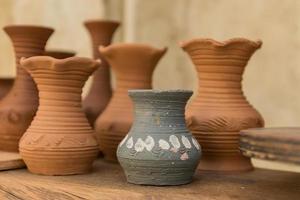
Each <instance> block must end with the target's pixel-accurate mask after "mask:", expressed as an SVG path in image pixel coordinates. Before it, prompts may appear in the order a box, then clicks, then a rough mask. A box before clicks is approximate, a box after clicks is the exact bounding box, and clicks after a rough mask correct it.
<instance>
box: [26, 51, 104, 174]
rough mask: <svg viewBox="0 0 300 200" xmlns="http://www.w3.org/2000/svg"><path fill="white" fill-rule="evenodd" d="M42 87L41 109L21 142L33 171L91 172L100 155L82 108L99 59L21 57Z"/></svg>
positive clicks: (60, 172)
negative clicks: (84, 86)
mask: <svg viewBox="0 0 300 200" xmlns="http://www.w3.org/2000/svg"><path fill="white" fill-rule="evenodd" d="M21 65H22V66H23V67H24V68H25V69H26V70H27V71H28V72H29V73H30V75H31V76H32V77H33V79H34V81H35V83H36V84H37V88H38V91H39V102H40V105H39V107H38V111H37V113H36V116H35V117H34V120H33V121H32V123H31V125H30V126H29V128H28V129H27V130H26V132H25V134H24V135H23V137H22V138H21V141H20V154H21V156H22V158H23V160H24V161H25V163H26V165H27V167H28V169H29V170H30V171H31V172H32V173H37V174H45V175H67V174H81V173H86V172H88V171H89V170H90V169H91V167H92V163H93V161H94V160H95V159H96V156H97V154H98V144H97V141H96V139H95V136H94V134H93V130H92V128H91V126H90V125H89V123H88V120H87V118H86V116H85V114H84V112H83V111H82V107H81V93H82V87H83V85H84V83H85V81H86V80H87V79H88V77H89V75H91V74H92V72H93V71H94V70H95V69H96V68H97V67H98V66H99V62H97V61H94V60H91V59H88V58H79V57H71V58H66V59H55V58H51V57H48V56H36V57H31V58H27V59H21Z"/></svg>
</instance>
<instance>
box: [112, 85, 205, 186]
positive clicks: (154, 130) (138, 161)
mask: <svg viewBox="0 0 300 200" xmlns="http://www.w3.org/2000/svg"><path fill="white" fill-rule="evenodd" d="M192 93H193V92H192V91H188V90H166V91H160V90H129V96H130V97H131V99H132V101H133V103H134V122H133V124H132V127H131V129H130V131H129V133H128V134H127V135H126V137H125V138H124V139H123V140H122V142H121V143H120V144H119V147H118V152H117V155H118V160H119V162H120V164H121V166H122V168H123V169H124V171H125V174H126V178H127V181H128V182H130V183H134V184H142V185H181V184H186V183H189V182H191V181H192V178H193V175H194V172H195V170H196V168H197V165H198V161H199V159H200V155H201V148H200V145H199V144H198V142H197V140H196V139H195V138H194V137H193V136H192V134H191V133H190V132H189V131H188V130H187V127H186V125H185V118H184V111H185V105H186V102H187V100H188V99H189V98H190V96H191V95H192Z"/></svg>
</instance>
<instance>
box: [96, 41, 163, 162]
mask: <svg viewBox="0 0 300 200" xmlns="http://www.w3.org/2000/svg"><path fill="white" fill-rule="evenodd" d="M100 52H101V54H102V55H103V57H104V59H106V60H107V62H108V63H109V64H110V66H111V68H112V70H113V72H114V74H115V77H116V88H115V90H114V93H113V96H112V98H111V100H110V102H109V104H108V106H107V107H106V109H105V110H104V112H103V113H102V114H101V115H100V116H99V118H98V119H97V120H96V123H95V130H96V135H97V139H98V143H99V145H100V150H101V151H102V152H103V154H104V158H105V159H106V160H109V161H113V162H117V156H116V151H117V147H118V144H119V143H120V142H121V140H122V139H123V138H124V137H125V135H126V134H127V133H128V131H129V129H130V127H131V125H132V122H133V104H132V101H131V100H130V98H129V96H128V90H130V89H151V88H152V73H153V71H154V68H155V66H156V65H157V63H158V61H159V60H160V58H161V57H162V56H163V55H164V53H165V52H166V48H163V49H156V48H153V47H151V46H148V45H143V44H113V45H110V46H108V47H100Z"/></svg>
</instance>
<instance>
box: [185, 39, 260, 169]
mask: <svg viewBox="0 0 300 200" xmlns="http://www.w3.org/2000/svg"><path fill="white" fill-rule="evenodd" d="M261 45H262V42H261V41H250V40H247V39H243V38H235V39H231V40H227V41H225V42H218V41H215V40H212V39H194V40H190V41H187V42H183V43H182V45H181V46H182V48H183V50H184V51H186V52H187V53H188V55H189V56H190V58H191V59H192V61H193V63H194V65H195V66H196V70H197V74H198V79H199V86H198V93H197V95H196V96H195V98H194V99H193V100H192V102H191V103H190V104H189V105H188V108H187V110H186V122H187V126H188V128H189V130H190V131H191V132H192V133H193V134H194V136H195V137H196V138H197V140H198V142H199V143H200V144H201V146H202V149H203V156H202V160H201V163H200V164H199V169H200V170H206V171H219V172H237V171H248V170H251V169H252V168H253V167H252V164H251V162H250V159H249V158H246V157H243V156H242V155H241V153H240V152H239V148H238V141H239V131H240V130H243V129H248V128H254V127H262V126H264V120H263V118H262V116H261V115H260V114H259V113H258V112H257V111H256V110H255V109H254V108H253V107H252V106H251V105H250V104H249V102H248V101H247V100H246V98H245V96H244V94H243V91H242V84H241V81H242V75H243V72H244V69H245V67H246V65H247V62H248V60H249V59H250V57H251V56H252V54H253V53H254V52H255V51H256V50H257V49H259V48H260V47H261Z"/></svg>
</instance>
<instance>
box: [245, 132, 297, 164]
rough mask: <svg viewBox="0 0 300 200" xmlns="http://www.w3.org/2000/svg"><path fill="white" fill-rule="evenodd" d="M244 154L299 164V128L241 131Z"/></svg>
mask: <svg viewBox="0 0 300 200" xmlns="http://www.w3.org/2000/svg"><path fill="white" fill-rule="evenodd" d="M240 149H241V151H242V153H243V154H244V155H245V156H248V157H254V158H260V159H266V160H276V161H284V162H288V163H294V164H298V165H300V128H296V127H294V128H257V129H249V130H244V131H241V139H240Z"/></svg>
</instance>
